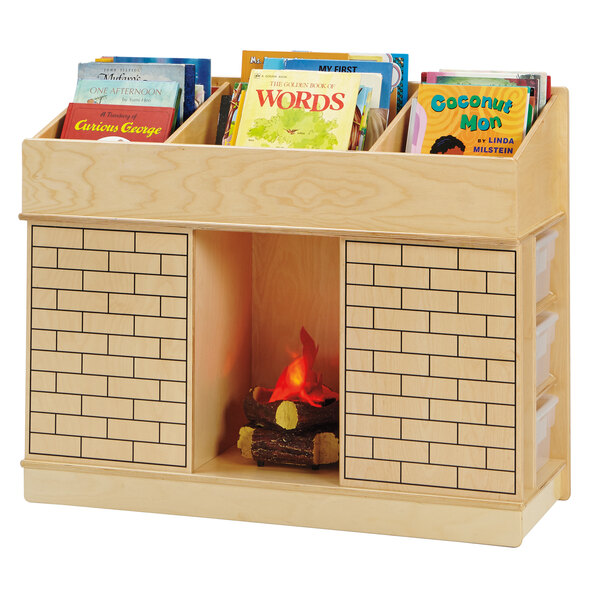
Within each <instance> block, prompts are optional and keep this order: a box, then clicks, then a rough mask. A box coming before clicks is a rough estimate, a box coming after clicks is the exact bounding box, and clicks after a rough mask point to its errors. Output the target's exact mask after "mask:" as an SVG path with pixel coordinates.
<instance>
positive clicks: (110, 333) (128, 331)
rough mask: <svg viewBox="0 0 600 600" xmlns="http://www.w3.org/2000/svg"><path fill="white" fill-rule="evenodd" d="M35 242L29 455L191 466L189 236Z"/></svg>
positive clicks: (85, 234) (41, 233) (40, 237)
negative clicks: (188, 432)
mask: <svg viewBox="0 0 600 600" xmlns="http://www.w3.org/2000/svg"><path fill="white" fill-rule="evenodd" d="M31 239H32V247H31V332H30V333H31V338H30V347H31V351H30V364H31V368H30V374H29V375H30V414H29V452H30V453H31V454H42V455H51V456H64V457H77V458H90V459H98V460H111V461H122V462H128V463H140V464H151V465H152V464H153V465H167V466H176V467H185V466H186V445H187V439H186V429H187V404H186V398H187V366H188V361H187V359H188V354H187V348H188V340H187V329H188V327H187V326H188V321H187V314H188V298H187V290H188V245H189V243H188V242H189V240H188V235H187V234H185V233H150V232H140V231H137V232H136V231H116V230H102V229H83V228H74V227H52V226H38V225H34V226H32V231H31Z"/></svg>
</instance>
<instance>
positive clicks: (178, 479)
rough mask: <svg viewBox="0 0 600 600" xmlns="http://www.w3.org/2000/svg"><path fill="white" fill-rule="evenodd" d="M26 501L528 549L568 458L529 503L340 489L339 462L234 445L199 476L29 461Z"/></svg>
mask: <svg viewBox="0 0 600 600" xmlns="http://www.w3.org/2000/svg"><path fill="white" fill-rule="evenodd" d="M22 464H23V467H24V471H25V498H26V499H27V500H28V501H30V502H42V503H50V504H68V505H74V506H89V507H95V508H113V509H119V510H135V511H143V512H156V513H168V514H177V515H188V516H197V517H211V518H218V519H232V520H240V521H251V522H261V523H273V524H280V525H296V526H305V527H317V528H324V529H339V530H346V531H359V532H365V533H381V534H389V535H401V536H408V537H421V538H430V539H440V540H453V541H462V542H473V543H481V544H494V545H499V546H513V547H514V546H518V545H519V544H520V543H521V541H522V539H523V537H524V536H525V534H526V533H527V532H528V531H529V530H530V529H531V528H532V527H533V526H534V525H535V523H537V522H538V521H539V520H540V519H541V518H542V516H543V515H544V514H545V513H546V512H547V511H548V509H549V508H550V507H551V506H552V505H553V504H554V502H555V501H556V500H557V499H558V498H559V497H560V487H561V475H562V473H563V466H564V465H563V464H559V463H558V461H557V464H556V465H555V467H556V468H555V471H554V473H553V474H552V475H551V476H550V478H549V479H548V481H547V482H546V483H545V485H543V486H542V487H541V488H540V489H539V490H538V491H537V492H536V493H535V494H534V495H533V496H532V497H531V498H530V499H529V500H528V502H526V503H525V504H522V505H521V504H511V503H508V502H491V501H468V500H459V501H457V500H456V499H452V498H448V497H440V496H424V495H413V494H403V493H397V492H385V491H378V490H373V491H371V490H361V489H355V488H348V487H340V486H339V484H338V474H337V469H335V468H331V467H327V468H323V469H321V470H320V471H318V472H314V471H307V470H303V469H285V468H283V467H269V468H267V467H264V468H259V467H257V466H256V465H254V464H252V463H251V462H250V461H247V460H244V459H242V458H241V457H239V456H238V454H237V450H236V449H235V448H234V449H231V450H229V451H228V452H226V453H224V454H223V455H221V456H219V457H217V458H216V459H214V460H213V461H211V462H210V463H208V464H207V465H205V466H204V467H203V468H202V470H201V471H199V472H197V473H181V474H176V473H164V472H162V473H157V472H150V471H130V470H125V469H115V468H102V467H87V466H80V465H72V464H58V463H50V462H43V461H32V460H25V461H23V463H22Z"/></svg>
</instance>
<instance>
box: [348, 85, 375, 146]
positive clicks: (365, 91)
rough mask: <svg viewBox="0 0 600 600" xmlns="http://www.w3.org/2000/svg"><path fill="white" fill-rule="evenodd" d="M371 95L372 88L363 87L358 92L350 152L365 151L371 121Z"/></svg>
mask: <svg viewBox="0 0 600 600" xmlns="http://www.w3.org/2000/svg"><path fill="white" fill-rule="evenodd" d="M371 93H372V90H371V88H368V87H362V86H361V88H360V89H359V91H358V97H357V98H356V108H355V110H354V120H353V122H352V132H351V134H350V143H349V145H348V150H364V149H365V140H366V137H367V122H368V119H369V110H370V105H371V101H370V96H371Z"/></svg>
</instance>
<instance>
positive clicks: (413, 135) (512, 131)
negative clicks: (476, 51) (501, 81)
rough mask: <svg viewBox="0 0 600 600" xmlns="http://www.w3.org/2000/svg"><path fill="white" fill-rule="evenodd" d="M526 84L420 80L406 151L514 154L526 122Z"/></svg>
mask: <svg viewBox="0 0 600 600" xmlns="http://www.w3.org/2000/svg"><path fill="white" fill-rule="evenodd" d="M528 112H529V88H527V87H494V86H470V85H466V86H461V85H438V84H421V85H419V89H418V92H417V97H416V99H415V101H414V103H413V105H412V108H411V115H410V124H409V135H408V138H407V146H406V151H407V152H416V153H419V154H473V155H480V156H512V155H514V153H515V152H516V150H517V148H518V147H519V145H520V144H521V142H522V140H523V137H524V136H525V131H526V128H527V115H528Z"/></svg>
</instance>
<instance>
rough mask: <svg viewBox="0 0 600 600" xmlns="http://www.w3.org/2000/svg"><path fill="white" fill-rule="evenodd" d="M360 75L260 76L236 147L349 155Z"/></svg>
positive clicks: (250, 86) (271, 72)
mask: <svg viewBox="0 0 600 600" xmlns="http://www.w3.org/2000/svg"><path fill="white" fill-rule="evenodd" d="M359 87H360V75H358V74H357V73H323V72H319V71H280V70H258V69H257V70H254V71H253V72H252V75H251V77H250V81H249V83H248V89H247V91H246V99H245V101H244V108H243V111H242V116H241V120H240V125H239V130H238V134H237V140H236V146H253V147H270V148H320V149H330V150H347V149H348V144H349V141H350V133H351V130H352V123H353V120H354V115H355V110H356V101H357V96H358V91H359Z"/></svg>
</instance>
